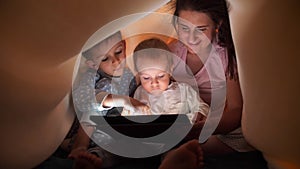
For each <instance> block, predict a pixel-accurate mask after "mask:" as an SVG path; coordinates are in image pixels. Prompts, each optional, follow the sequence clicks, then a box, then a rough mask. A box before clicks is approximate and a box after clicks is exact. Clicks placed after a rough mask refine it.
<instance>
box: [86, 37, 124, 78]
mask: <svg viewBox="0 0 300 169" xmlns="http://www.w3.org/2000/svg"><path fill="white" fill-rule="evenodd" d="M92 56H93V59H92V60H89V61H87V64H88V66H89V67H91V68H93V69H101V70H102V71H103V72H105V73H106V74H108V75H111V76H121V75H122V74H123V68H124V66H125V60H124V59H125V57H126V53H125V41H123V40H122V39H121V37H120V36H117V35H115V36H112V37H110V38H109V39H107V40H105V41H103V42H101V43H100V44H99V45H98V46H97V47H95V48H94V49H92Z"/></svg>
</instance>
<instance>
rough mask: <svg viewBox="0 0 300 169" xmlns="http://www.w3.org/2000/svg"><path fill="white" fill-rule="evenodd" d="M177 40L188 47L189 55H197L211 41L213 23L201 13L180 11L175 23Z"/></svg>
mask: <svg viewBox="0 0 300 169" xmlns="http://www.w3.org/2000/svg"><path fill="white" fill-rule="evenodd" d="M176 28H177V33H178V38H179V39H180V40H181V41H182V42H183V43H185V44H186V45H187V46H188V47H189V52H190V53H197V52H198V51H201V49H203V48H206V47H208V46H209V45H210V44H211V42H212V41H213V35H214V33H213V31H214V23H213V21H212V20H211V19H210V17H209V16H208V15H207V14H205V13H202V12H197V11H191V10H182V11H180V12H179V18H178V21H177V25H176Z"/></svg>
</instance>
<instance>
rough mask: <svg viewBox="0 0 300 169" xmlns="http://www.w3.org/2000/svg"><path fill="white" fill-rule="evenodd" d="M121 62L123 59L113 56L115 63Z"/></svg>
mask: <svg viewBox="0 0 300 169" xmlns="http://www.w3.org/2000/svg"><path fill="white" fill-rule="evenodd" d="M120 62H121V60H120V58H118V57H114V56H113V57H112V63H114V64H120Z"/></svg>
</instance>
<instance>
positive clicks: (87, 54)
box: [82, 31, 122, 60]
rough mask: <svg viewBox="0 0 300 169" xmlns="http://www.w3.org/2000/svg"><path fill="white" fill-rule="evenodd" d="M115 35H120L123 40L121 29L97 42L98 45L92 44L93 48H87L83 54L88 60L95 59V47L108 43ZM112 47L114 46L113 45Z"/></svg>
mask: <svg viewBox="0 0 300 169" xmlns="http://www.w3.org/2000/svg"><path fill="white" fill-rule="evenodd" d="M113 37H119V38H120V41H122V35H121V32H120V31H117V32H116V33H114V34H112V35H110V36H108V37H107V38H105V39H104V40H102V41H100V42H99V43H97V44H96V45H94V46H92V47H91V48H89V49H87V50H86V51H84V52H82V56H83V57H84V58H85V59H86V60H93V57H94V53H93V51H94V50H95V49H97V48H98V47H100V46H101V45H103V44H104V43H106V42H107V41H108V40H109V39H112V38H113ZM111 47H112V46H111Z"/></svg>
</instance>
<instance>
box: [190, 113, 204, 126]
mask: <svg viewBox="0 0 300 169" xmlns="http://www.w3.org/2000/svg"><path fill="white" fill-rule="evenodd" d="M205 120H206V117H205V116H204V115H203V114H201V113H199V112H198V113H197V114H196V115H195V116H194V118H193V122H194V123H195V124H196V123H201V122H205Z"/></svg>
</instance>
